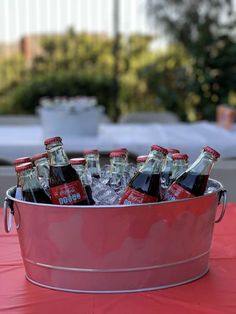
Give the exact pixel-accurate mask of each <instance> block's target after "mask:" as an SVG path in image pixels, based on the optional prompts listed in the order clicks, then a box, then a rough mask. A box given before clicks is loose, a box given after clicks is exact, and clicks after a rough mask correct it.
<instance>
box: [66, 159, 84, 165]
mask: <svg viewBox="0 0 236 314" xmlns="http://www.w3.org/2000/svg"><path fill="white" fill-rule="evenodd" d="M70 164H71V165H86V159H85V158H71V159H70Z"/></svg>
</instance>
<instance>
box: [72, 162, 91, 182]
mask: <svg viewBox="0 0 236 314" xmlns="http://www.w3.org/2000/svg"><path fill="white" fill-rule="evenodd" d="M73 168H74V169H75V170H76V172H77V173H78V175H79V177H80V180H81V181H82V184H83V185H84V186H87V185H89V178H88V175H87V171H86V168H85V165H73Z"/></svg>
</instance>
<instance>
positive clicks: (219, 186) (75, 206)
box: [6, 179, 224, 209]
mask: <svg viewBox="0 0 236 314" xmlns="http://www.w3.org/2000/svg"><path fill="white" fill-rule="evenodd" d="M208 182H209V183H212V184H213V185H216V186H218V188H217V189H216V190H215V191H213V192H211V193H208V194H204V195H201V196H194V197H191V198H184V199H179V200H175V201H165V202H156V203H144V204H127V205H123V204H122V205H59V204H44V203H33V202H26V201H23V200H18V199H16V198H15V197H13V196H12V192H13V191H14V190H15V188H16V186H12V187H10V188H9V189H8V190H7V191H6V198H7V199H8V200H10V201H12V202H14V203H20V204H26V205H29V204H33V205H34V206H40V207H42V206H43V207H52V208H58V207H63V208H70V209H73V208H74V209H84V208H90V209H102V208H103V209H104V208H107V209H108V208H109V209H115V208H120V209H122V208H132V207H135V208H137V207H147V206H154V205H155V207H156V206H161V205H163V204H169V203H182V202H191V201H193V200H195V199H200V200H201V199H205V198H208V197H212V196H214V195H216V194H219V193H220V192H221V191H223V190H224V187H223V185H222V183H221V182H219V181H217V180H215V179H209V181H208Z"/></svg>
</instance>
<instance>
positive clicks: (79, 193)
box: [44, 136, 89, 205]
mask: <svg viewBox="0 0 236 314" xmlns="http://www.w3.org/2000/svg"><path fill="white" fill-rule="evenodd" d="M44 144H45V145H46V150H47V152H48V160H49V188H50V195H51V199H52V203H53V204H59V205H88V204H89V202H88V196H87V194H86V191H85V189H84V187H83V185H82V183H81V181H80V178H79V175H78V174H77V172H76V171H75V169H74V168H73V167H72V166H71V164H70V162H69V159H68V158H67V156H66V153H65V151H64V149H63V144H62V139H61V138H60V137H59V136H57V137H52V138H48V139H46V140H45V141H44Z"/></svg>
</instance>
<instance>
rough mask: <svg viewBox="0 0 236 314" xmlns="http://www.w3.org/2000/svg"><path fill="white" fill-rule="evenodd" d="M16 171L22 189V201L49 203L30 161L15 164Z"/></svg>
mask: <svg viewBox="0 0 236 314" xmlns="http://www.w3.org/2000/svg"><path fill="white" fill-rule="evenodd" d="M16 172H17V173H18V175H19V184H20V186H21V189H22V198H23V200H24V201H27V202H33V203H44V204H51V200H50V198H49V196H48V195H47V194H46V192H45V191H44V189H43V187H42V186H41V184H40V183H39V181H38V179H37V176H36V173H35V169H34V168H33V164H32V163H31V162H27V163H24V164H20V165H18V166H16Z"/></svg>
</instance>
